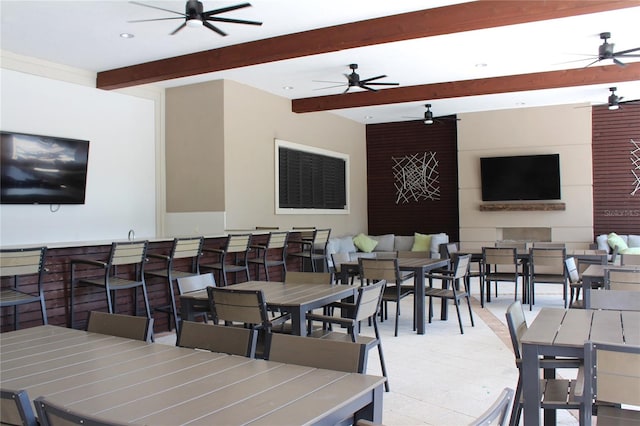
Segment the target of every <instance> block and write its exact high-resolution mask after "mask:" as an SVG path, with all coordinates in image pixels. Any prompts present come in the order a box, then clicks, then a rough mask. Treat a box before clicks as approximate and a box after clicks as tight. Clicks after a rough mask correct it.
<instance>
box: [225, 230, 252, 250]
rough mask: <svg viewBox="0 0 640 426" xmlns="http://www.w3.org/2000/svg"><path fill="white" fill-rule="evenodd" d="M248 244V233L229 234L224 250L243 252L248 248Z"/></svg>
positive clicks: (249, 238) (249, 240)
mask: <svg viewBox="0 0 640 426" xmlns="http://www.w3.org/2000/svg"><path fill="white" fill-rule="evenodd" d="M249 244H251V235H250V234H231V235H229V237H228V238H227V245H226V248H225V252H227V253H244V252H247V251H248V250H249Z"/></svg>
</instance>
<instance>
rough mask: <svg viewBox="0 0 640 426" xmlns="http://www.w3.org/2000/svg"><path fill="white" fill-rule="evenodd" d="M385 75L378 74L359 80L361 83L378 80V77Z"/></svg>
mask: <svg viewBox="0 0 640 426" xmlns="http://www.w3.org/2000/svg"><path fill="white" fill-rule="evenodd" d="M385 77H386V75H379V76H377V77H371V78H365V79H364V80H360V81H361V82H362V83H368V82H370V81H373V80H378V79H380V78H385Z"/></svg>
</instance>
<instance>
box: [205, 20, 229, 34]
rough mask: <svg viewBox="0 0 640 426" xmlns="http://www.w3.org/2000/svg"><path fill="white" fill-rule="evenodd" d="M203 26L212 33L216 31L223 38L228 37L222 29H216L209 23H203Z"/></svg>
mask: <svg viewBox="0 0 640 426" xmlns="http://www.w3.org/2000/svg"><path fill="white" fill-rule="evenodd" d="M202 25H204V26H205V27H207V28H209V29H210V30H211V31H215V32H216V33H218V34H220V35H221V36H222V37H225V36H226V35H227V33H225V32H224V31H222V30H221V29H220V28H217V27H214V26H213V25H211V24H210V23H209V22H207V21H202Z"/></svg>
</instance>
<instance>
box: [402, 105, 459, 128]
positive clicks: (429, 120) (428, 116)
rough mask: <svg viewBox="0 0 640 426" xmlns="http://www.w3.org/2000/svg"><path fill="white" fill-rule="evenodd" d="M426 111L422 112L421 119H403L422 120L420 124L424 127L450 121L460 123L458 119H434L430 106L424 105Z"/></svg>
mask: <svg viewBox="0 0 640 426" xmlns="http://www.w3.org/2000/svg"><path fill="white" fill-rule="evenodd" d="M425 107H426V108H427V110H426V111H425V112H424V116H423V117H406V116H405V117H404V118H415V119H422V122H423V123H424V124H426V125H431V124H433V123H442V122H443V121H444V120H452V121H460V119H459V118H456V117H434V116H433V111H431V104H425Z"/></svg>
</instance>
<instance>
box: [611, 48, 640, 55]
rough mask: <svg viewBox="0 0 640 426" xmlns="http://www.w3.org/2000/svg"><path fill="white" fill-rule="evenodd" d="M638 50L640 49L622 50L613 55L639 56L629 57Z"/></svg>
mask: <svg viewBox="0 0 640 426" xmlns="http://www.w3.org/2000/svg"><path fill="white" fill-rule="evenodd" d="M638 50H640V47H636V48H634V49H628V50H621V51H619V52H615V53H614V54H613V56H622V55H625V56H637V55H627V53H631V52H637V51H638Z"/></svg>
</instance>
